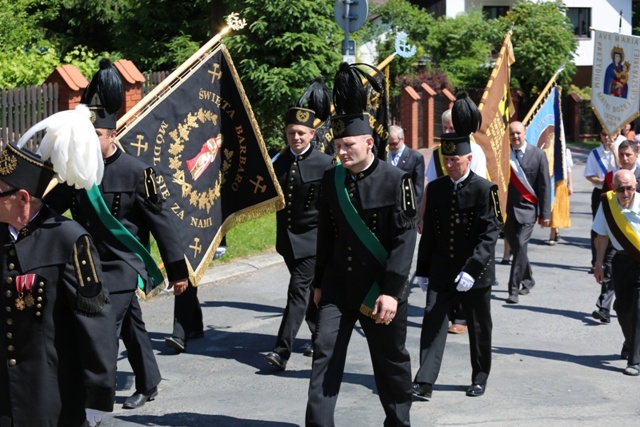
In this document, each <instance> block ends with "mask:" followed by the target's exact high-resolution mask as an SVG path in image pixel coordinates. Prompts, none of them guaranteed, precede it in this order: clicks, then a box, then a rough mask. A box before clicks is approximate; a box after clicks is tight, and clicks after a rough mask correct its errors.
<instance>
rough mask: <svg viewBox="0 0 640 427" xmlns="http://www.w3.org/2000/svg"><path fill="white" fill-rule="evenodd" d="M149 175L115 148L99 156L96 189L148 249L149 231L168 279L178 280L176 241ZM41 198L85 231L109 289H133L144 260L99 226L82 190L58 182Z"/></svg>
mask: <svg viewBox="0 0 640 427" xmlns="http://www.w3.org/2000/svg"><path fill="white" fill-rule="evenodd" d="M155 179H156V176H155V172H154V171H153V168H151V167H149V166H147V165H146V164H144V163H143V162H141V161H140V160H138V159H137V158H136V157H133V156H131V155H129V154H127V153H124V152H123V151H122V150H120V149H117V150H116V152H115V153H114V154H113V155H112V156H110V157H108V158H107V159H105V167H104V176H103V178H102V182H101V183H100V193H102V197H103V198H104V201H105V203H106V204H107V207H108V208H109V209H110V211H111V214H112V215H113V216H114V217H115V218H116V219H118V220H119V221H120V222H121V223H122V225H124V226H125V227H126V228H127V230H129V232H130V233H131V234H132V235H133V236H135V237H137V238H138V240H139V241H140V243H141V244H142V245H143V246H145V247H147V248H148V247H149V235H150V233H152V234H153V237H154V238H155V239H156V242H157V243H158V249H159V250H160V255H161V256H162V260H163V261H164V266H165V268H166V271H167V276H168V278H169V280H170V281H171V280H179V279H184V278H186V277H187V276H188V270H187V265H186V261H185V259H184V252H183V250H182V248H183V246H182V242H181V240H180V236H179V235H178V233H177V232H176V227H175V225H174V221H173V220H172V218H171V212H170V211H169V209H168V208H167V207H166V206H165V205H164V199H163V198H162V196H161V195H160V194H158V192H157V189H156V181H155ZM46 200H47V202H48V203H49V204H50V205H51V206H52V208H54V209H55V210H56V211H57V212H59V213H62V212H65V211H66V210H67V209H71V214H72V215H73V218H74V219H75V220H76V221H78V222H79V223H80V224H81V225H83V226H84V227H85V228H86V229H87V230H88V231H89V233H90V234H91V236H92V237H93V239H94V241H95V244H96V247H97V248H98V252H99V253H100V259H101V261H102V270H103V271H104V274H105V283H106V284H107V286H108V288H109V292H111V293H113V292H123V291H127V290H129V291H130V290H135V289H136V284H137V276H138V274H141V275H142V277H143V278H145V279H147V273H146V270H145V267H144V263H143V262H142V261H141V260H140V258H138V256H137V255H136V254H134V253H133V252H130V251H129V250H128V249H127V248H126V247H125V246H124V245H123V244H122V243H120V242H119V241H117V240H115V238H114V237H113V235H112V234H111V233H109V232H108V231H107V230H106V229H105V228H104V226H103V224H102V222H101V221H100V219H99V217H98V216H97V214H96V213H95V211H94V209H93V207H92V206H91V202H90V201H89V198H88V196H87V193H86V191H84V190H75V189H73V188H72V187H70V186H67V185H58V186H57V187H56V188H54V189H53V191H52V192H51V193H50V194H49V195H48V196H47V198H46ZM149 280H150V279H149Z"/></svg>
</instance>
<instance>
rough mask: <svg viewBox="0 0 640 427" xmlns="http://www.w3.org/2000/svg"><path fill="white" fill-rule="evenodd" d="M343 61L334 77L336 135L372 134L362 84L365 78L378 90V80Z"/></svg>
mask: <svg viewBox="0 0 640 427" xmlns="http://www.w3.org/2000/svg"><path fill="white" fill-rule="evenodd" d="M360 65H365V66H368V67H371V66H370V65H367V64H351V65H350V64H348V63H346V62H343V63H342V64H340V68H339V69H338V72H337V73H336V76H335V78H334V79H333V105H334V107H335V110H336V115H335V116H333V117H332V118H331V129H333V137H334V138H344V137H347V136H355V135H372V133H373V130H372V128H371V120H370V115H369V113H368V112H367V97H368V95H367V91H366V89H365V87H364V85H363V83H362V80H363V79H366V80H367V81H368V82H369V84H371V85H372V87H373V88H374V89H375V90H377V91H379V90H380V87H379V86H380V85H379V83H378V82H377V81H376V80H375V79H374V78H372V77H371V76H369V75H368V74H367V73H365V72H364V71H362V70H360V69H359V68H358V66H360Z"/></svg>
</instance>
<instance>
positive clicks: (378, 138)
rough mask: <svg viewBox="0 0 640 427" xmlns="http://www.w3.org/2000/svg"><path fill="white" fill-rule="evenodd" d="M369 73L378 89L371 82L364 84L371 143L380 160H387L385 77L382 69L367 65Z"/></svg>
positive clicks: (387, 126)
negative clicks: (371, 134)
mask: <svg viewBox="0 0 640 427" xmlns="http://www.w3.org/2000/svg"><path fill="white" fill-rule="evenodd" d="M368 66H369V67H370V68H371V70H372V71H371V72H370V73H369V75H370V76H371V77H372V78H373V79H374V80H375V81H376V82H377V84H378V86H379V87H378V88H377V89H379V90H376V88H374V87H373V86H372V85H371V84H365V86H364V87H365V89H366V91H367V112H368V113H369V114H370V115H371V120H370V124H371V129H373V145H374V146H375V147H376V155H377V156H378V158H379V159H380V160H383V161H385V162H386V161H387V150H388V148H387V145H388V142H389V99H388V96H387V93H388V92H387V90H388V89H387V79H386V75H385V72H384V71H381V70H380V69H378V68H376V67H373V66H371V65H368Z"/></svg>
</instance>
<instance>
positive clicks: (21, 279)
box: [15, 274, 36, 310]
mask: <svg viewBox="0 0 640 427" xmlns="http://www.w3.org/2000/svg"><path fill="white" fill-rule="evenodd" d="M35 280H36V275H35V274H21V275H20V276H16V280H15V283H16V292H17V293H18V298H16V302H15V306H16V308H17V309H18V310H24V308H25V307H32V306H33V304H34V301H33V296H32V295H31V290H32V289H33V282H35ZM25 292H27V295H26V296H23V295H24V293H25Z"/></svg>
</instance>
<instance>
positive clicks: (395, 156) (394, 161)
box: [391, 154, 400, 166]
mask: <svg viewBox="0 0 640 427" xmlns="http://www.w3.org/2000/svg"><path fill="white" fill-rule="evenodd" d="M399 157H400V156H399V155H398V154H392V155H391V164H392V165H393V166H398V158H399Z"/></svg>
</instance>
